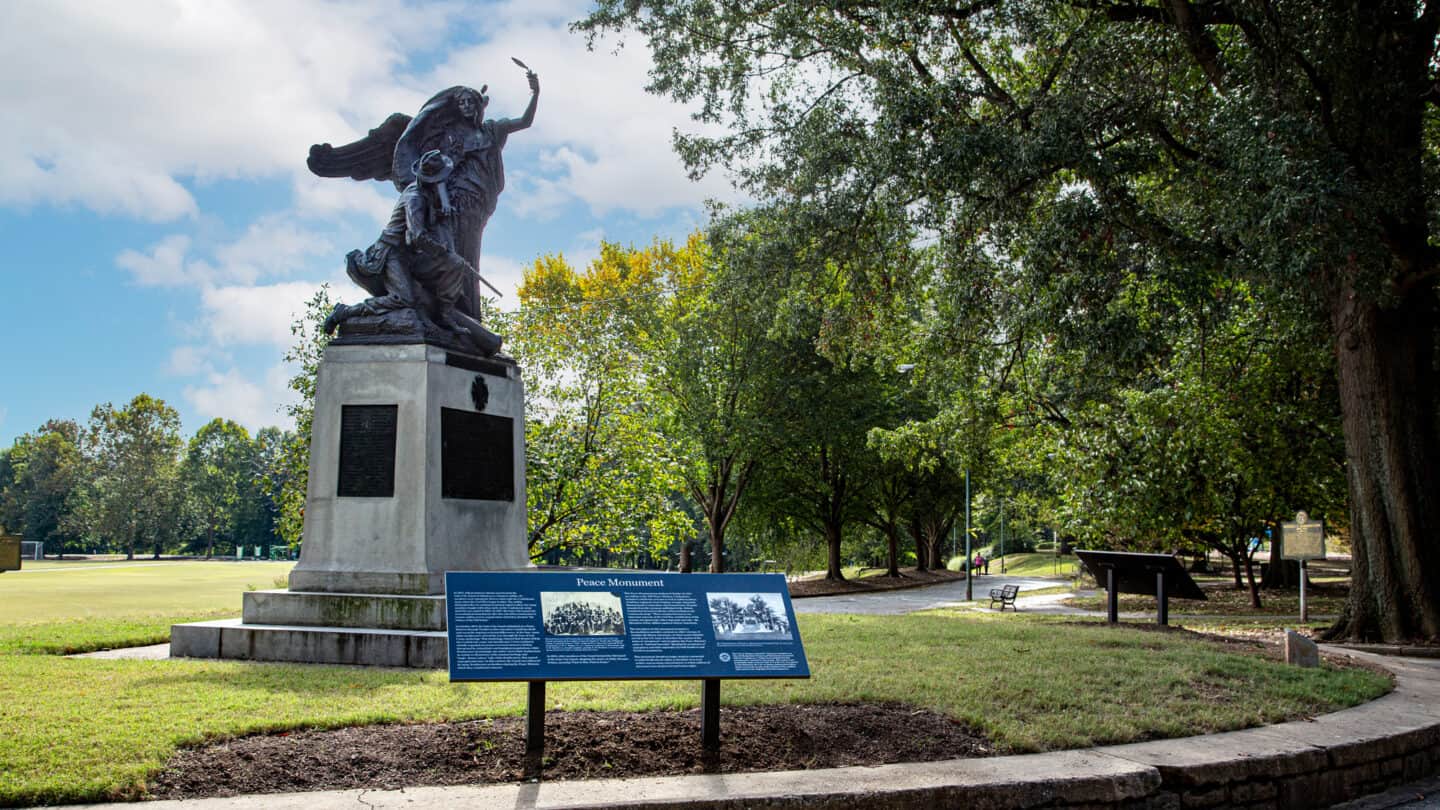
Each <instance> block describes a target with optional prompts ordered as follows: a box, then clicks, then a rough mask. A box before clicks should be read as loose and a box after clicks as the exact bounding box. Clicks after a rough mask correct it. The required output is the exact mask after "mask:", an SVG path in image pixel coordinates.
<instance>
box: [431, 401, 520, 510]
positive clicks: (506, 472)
mask: <svg viewBox="0 0 1440 810" xmlns="http://www.w3.org/2000/svg"><path fill="white" fill-rule="evenodd" d="M440 497H442V498H460V499H464V500H472V501H513V500H515V420H513V419H511V418H509V417H506V416H493V415H491V414H488V413H476V412H475V411H461V410H456V409H455V408H441V409H440Z"/></svg>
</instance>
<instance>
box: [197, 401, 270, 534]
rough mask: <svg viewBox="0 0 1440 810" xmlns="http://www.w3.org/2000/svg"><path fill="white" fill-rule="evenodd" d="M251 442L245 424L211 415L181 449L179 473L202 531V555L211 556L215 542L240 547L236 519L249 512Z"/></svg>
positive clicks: (239, 520) (240, 518) (252, 467)
mask: <svg viewBox="0 0 1440 810" xmlns="http://www.w3.org/2000/svg"><path fill="white" fill-rule="evenodd" d="M254 473H255V445H254V444H252V443H251V441H250V434H249V433H248V432H246V430H245V428H243V427H241V426H240V425H238V424H236V423H234V422H232V421H230V420H228V419H220V418H216V419H213V420H211V421H210V422H208V423H206V424H205V425H204V426H203V427H201V428H200V430H198V431H196V433H195V435H194V437H192V438H191V439H190V445H189V448H188V449H187V450H186V453H185V461H184V464H183V466H182V467H181V474H182V475H183V477H184V479H185V483H186V486H187V487H188V489H189V495H190V500H191V503H192V504H193V505H194V507H195V508H196V509H197V510H198V512H199V517H200V522H201V525H202V526H203V527H204V530H205V556H206V557H213V556H215V540H216V538H217V537H221V538H224V539H225V540H227V541H230V542H232V543H234V544H236V545H242V544H243V543H244V538H242V537H241V536H240V533H239V530H240V528H241V521H242V519H244V517H245V516H246V514H247V512H250V511H253V506H252V501H253V496H254V494H255V489H254V486H253V483H252V482H253V476H254Z"/></svg>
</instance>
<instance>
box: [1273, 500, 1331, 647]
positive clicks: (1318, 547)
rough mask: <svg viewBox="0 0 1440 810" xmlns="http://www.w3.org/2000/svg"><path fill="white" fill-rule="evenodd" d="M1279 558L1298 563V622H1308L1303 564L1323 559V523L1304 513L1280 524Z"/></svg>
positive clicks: (1305, 574)
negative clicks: (1292, 520) (1293, 519)
mask: <svg viewBox="0 0 1440 810" xmlns="http://www.w3.org/2000/svg"><path fill="white" fill-rule="evenodd" d="M1280 556H1281V557H1282V558H1283V559H1286V560H1299V561H1300V621H1302V622H1308V621H1310V611H1309V610H1308V609H1307V607H1308V606H1307V605H1306V604H1305V579H1306V577H1307V576H1308V574H1307V572H1306V570H1305V563H1306V562H1308V561H1310V560H1323V559H1325V521H1323V520H1311V519H1310V516H1309V515H1307V514H1305V513H1304V512H1296V513H1295V521H1294V522H1293V523H1292V522H1290V521H1285V522H1283V523H1281V524H1280Z"/></svg>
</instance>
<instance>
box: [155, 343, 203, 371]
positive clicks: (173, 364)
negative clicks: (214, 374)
mask: <svg viewBox="0 0 1440 810" xmlns="http://www.w3.org/2000/svg"><path fill="white" fill-rule="evenodd" d="M165 370H166V372H167V373H169V374H174V375H175V376H177V377H192V376H194V375H196V374H200V373H202V372H207V371H211V370H212V366H211V364H210V349H209V348H208V347H205V346H176V347H175V348H174V349H172V350H171V351H170V359H169V360H168V361H167V362H166V364H165Z"/></svg>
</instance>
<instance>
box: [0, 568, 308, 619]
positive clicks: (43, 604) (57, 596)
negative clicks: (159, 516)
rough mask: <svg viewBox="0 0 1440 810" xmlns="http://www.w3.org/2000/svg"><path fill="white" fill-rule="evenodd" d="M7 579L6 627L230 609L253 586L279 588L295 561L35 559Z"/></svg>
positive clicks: (2, 600)
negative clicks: (71, 620) (37, 560)
mask: <svg viewBox="0 0 1440 810" xmlns="http://www.w3.org/2000/svg"><path fill="white" fill-rule="evenodd" d="M22 565H23V567H22V568H21V569H20V570H19V571H7V572H5V573H3V574H0V622H3V623H5V624H29V623H35V622H53V621H59V620H68V619H85V618H92V617H105V618H115V617H119V616H144V615H154V614H161V613H163V614H174V613H186V614H189V613H208V612H215V611H228V612H229V613H231V614H233V615H236V616H239V615H240V594H241V592H243V591H245V590H246V589H262V590H263V589H266V588H274V587H277V585H276V581H277V580H279V581H280V582H282V583H283V582H284V580H285V578H286V577H288V576H289V574H290V569H291V568H293V567H294V566H295V564H294V563H292V562H235V561H233V560H232V561H223V560H157V561H151V560H134V561H128V562H127V561H123V560H119V561H113V562H55V561H45V562H31V561H26V562H24V563H23V564H22Z"/></svg>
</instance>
